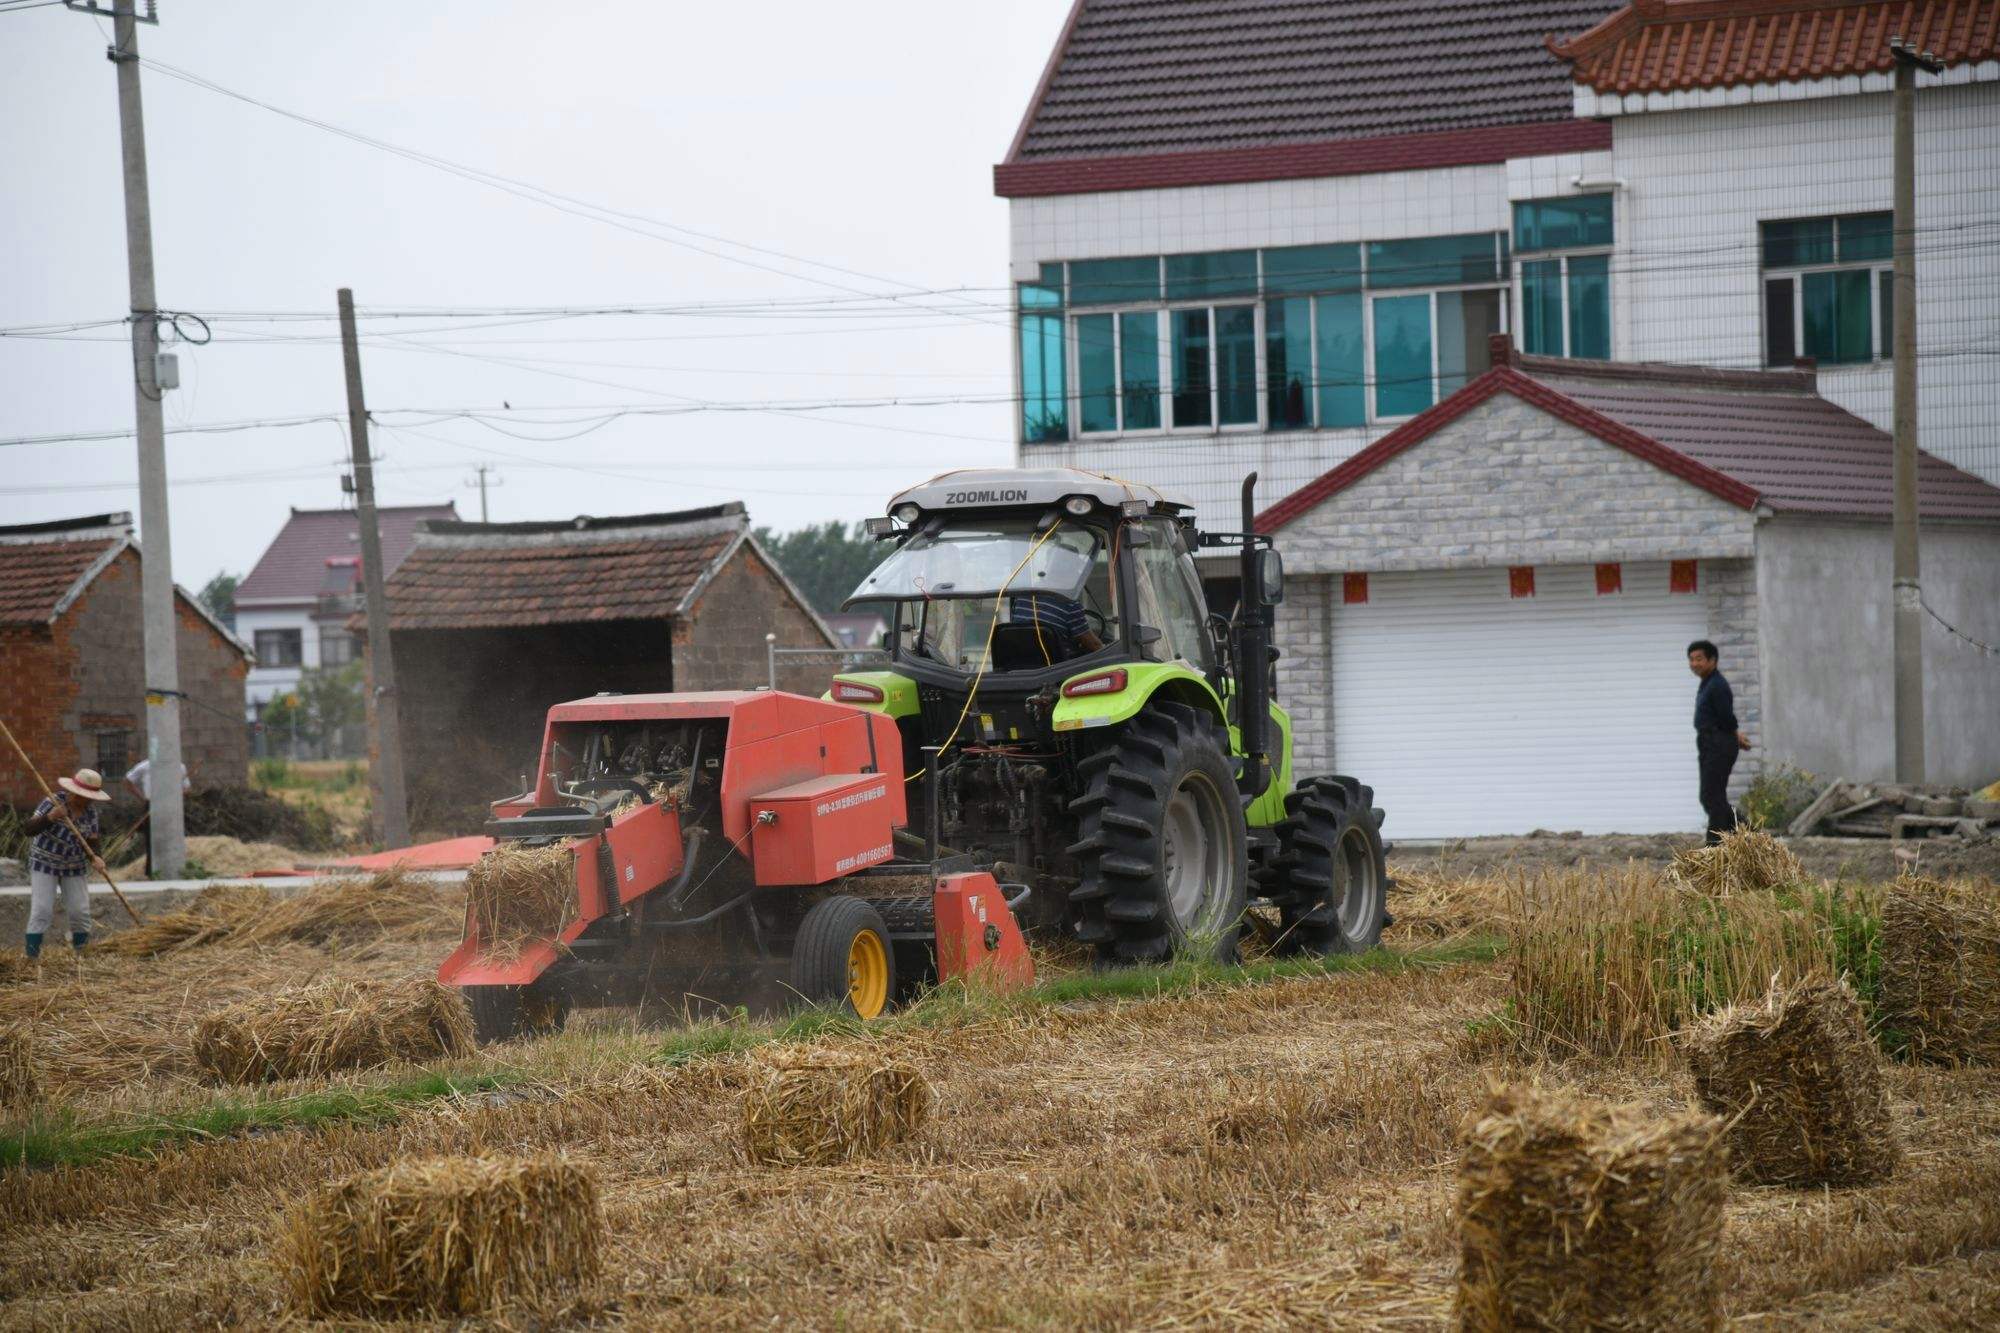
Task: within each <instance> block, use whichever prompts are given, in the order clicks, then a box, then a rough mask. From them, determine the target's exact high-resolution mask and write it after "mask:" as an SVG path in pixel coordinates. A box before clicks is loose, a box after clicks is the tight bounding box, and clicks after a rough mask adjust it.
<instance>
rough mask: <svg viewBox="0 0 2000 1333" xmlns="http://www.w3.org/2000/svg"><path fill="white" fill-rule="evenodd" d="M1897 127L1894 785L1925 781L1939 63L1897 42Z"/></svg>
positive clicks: (1894, 44) (1894, 47)
mask: <svg viewBox="0 0 2000 1333" xmlns="http://www.w3.org/2000/svg"><path fill="white" fill-rule="evenodd" d="M1889 51H1890V53H1891V54H1892V55H1893V56H1894V57H1895V59H1896V93H1895V104H1896V124H1895V158H1896V189H1895V205H1896V213H1895V222H1894V224H1893V225H1894V228H1895V243H1896V244H1895V265H1896V266H1895V277H1894V279H1893V285H1892V287H1891V292H1892V294H1893V298H1894V300H1895V320H1896V330H1895V332H1896V346H1895V350H1894V355H1895V360H1896V367H1895V376H1896V380H1895V394H1896V398H1895V404H1896V405H1895V415H1896V421H1895V426H1896V462H1895V509H1894V519H1895V553H1894V566H1893V570H1892V579H1893V584H1892V590H1893V593H1894V598H1895V601H1894V605H1895V612H1896V622H1895V623H1896V630H1895V645H1896V781H1898V782H1922V781H1923V780H1924V595H1923V585H1922V584H1921V583H1920V582H1919V580H1918V563H1917V111H1916V100H1917V96H1916V94H1917V71H1918V70H1919V69H1926V70H1929V71H1930V72H1931V73H1933V74H1937V73H1940V72H1942V71H1943V69H1944V65H1943V64H1942V63H1941V62H1940V61H1938V60H1937V58H1936V57H1934V56H1932V55H1931V53H1930V52H1928V51H1925V52H1923V53H1922V54H1919V53H1918V52H1917V50H1916V48H1914V47H1912V46H1910V45H1908V44H1907V43H1905V42H1904V41H1903V39H1902V38H1901V37H1900V36H1896V37H1891V38H1890V39H1889Z"/></svg>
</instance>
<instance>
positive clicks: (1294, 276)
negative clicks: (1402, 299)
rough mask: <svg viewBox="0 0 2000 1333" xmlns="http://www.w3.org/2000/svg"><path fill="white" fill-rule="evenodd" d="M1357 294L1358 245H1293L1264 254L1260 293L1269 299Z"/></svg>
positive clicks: (1358, 285) (1359, 263) (1359, 280)
mask: <svg viewBox="0 0 2000 1333" xmlns="http://www.w3.org/2000/svg"><path fill="white" fill-rule="evenodd" d="M1360 290H1361V247H1360V246H1358V245H1295V246H1291V247H1288V248H1286V249H1283V250H1266V251H1265V252H1264V291H1265V292H1266V293H1267V294H1269V295H1272V296H1282V295H1284V294H1286V293H1288V292H1295V293H1300V294H1305V295H1310V294H1312V293H1314V292H1358V291H1360Z"/></svg>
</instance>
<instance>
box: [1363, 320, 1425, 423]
mask: <svg viewBox="0 0 2000 1333" xmlns="http://www.w3.org/2000/svg"><path fill="white" fill-rule="evenodd" d="M1430 405H1431V298H1430V297H1428V296H1381V297H1377V298H1376V299H1375V415H1376V416H1378V417H1407V416H1412V415H1414V414H1416V413H1418V412H1421V411H1423V410H1424V409H1425V408H1427V407H1429V406H1430Z"/></svg>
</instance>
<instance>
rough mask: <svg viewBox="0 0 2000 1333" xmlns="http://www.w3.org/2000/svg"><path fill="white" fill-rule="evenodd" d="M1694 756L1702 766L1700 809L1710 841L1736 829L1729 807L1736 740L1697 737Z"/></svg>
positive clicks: (1719, 735) (1719, 734)
mask: <svg viewBox="0 0 2000 1333" xmlns="http://www.w3.org/2000/svg"><path fill="white" fill-rule="evenodd" d="M1694 748H1695V755H1696V757H1697V759H1699V761H1700V764H1701V808H1702V810H1703V811H1705V812H1706V813H1707V815H1708V841H1709V843H1710V844H1711V845H1712V844H1714V843H1718V842H1721V841H1722V835H1723V834H1725V833H1732V832H1734V831H1735V829H1736V810H1735V808H1734V807H1733V806H1731V805H1730V804H1729V773H1730V770H1731V769H1733V768H1735V767H1736V755H1737V746H1736V738H1735V737H1734V736H1732V735H1730V734H1729V733H1727V732H1723V731H1701V732H1696V733H1695V738H1694Z"/></svg>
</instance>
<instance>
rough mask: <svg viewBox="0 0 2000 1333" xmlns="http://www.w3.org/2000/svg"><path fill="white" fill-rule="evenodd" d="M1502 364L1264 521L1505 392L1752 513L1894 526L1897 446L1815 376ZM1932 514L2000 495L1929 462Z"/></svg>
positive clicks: (1548, 362)
mask: <svg viewBox="0 0 2000 1333" xmlns="http://www.w3.org/2000/svg"><path fill="white" fill-rule="evenodd" d="M1494 341H1495V348H1494V367H1493V369H1492V370H1489V371H1487V372H1486V373H1485V374H1484V375H1481V376H1480V377H1479V378H1478V379H1476V380H1474V381H1473V382H1472V383H1470V384H1468V385H1466V386H1465V387H1464V388H1463V389H1461V390H1459V391H1458V392H1457V393H1455V394H1453V395H1452V396H1451V397H1449V398H1447V399H1445V400H1444V401H1443V402H1441V403H1439V404H1438V405H1437V406H1435V407H1433V408H1431V409H1430V410H1429V411H1427V412H1424V413H1423V414H1421V415H1419V416H1415V417H1412V418H1411V419H1410V420H1408V421H1406V422H1404V423H1403V424H1402V425H1400V426H1398V427H1397V428H1396V429H1395V430H1393V431H1391V432H1389V433H1388V434H1387V435H1385V436H1383V437H1382V438H1381V439H1379V440H1377V441H1376V442H1375V443H1374V444H1372V445H1370V446H1369V447H1368V448H1366V449H1363V450H1362V451H1361V452H1360V453H1358V454H1356V455H1354V457H1352V458H1350V459H1348V460H1347V461H1346V462H1344V463H1342V464H1341V465H1340V466H1338V467H1336V468H1334V469H1333V470H1332V471H1330V472H1327V473H1326V474H1324V475H1323V476H1321V477H1320V478H1318V479H1317V480H1316V481H1313V482H1311V483H1310V484H1308V485H1306V486H1304V487H1302V488H1300V489H1299V490H1297V491H1295V492H1293V493H1292V494H1291V495H1288V496H1286V497H1285V498H1284V499H1283V500H1281V501H1279V502H1278V503H1277V504H1275V505H1272V506H1271V507H1270V508H1269V509H1267V510H1265V511H1264V513H1263V514H1261V515H1259V516H1258V520H1257V526H1258V529H1259V531H1263V532H1272V531H1275V530H1277V529H1278V528H1281V527H1283V526H1284V525H1285V524H1287V523H1289V522H1291V521H1292V520H1293V519H1296V518H1298V517H1300V516H1301V515H1304V514H1306V513H1308V512H1309V511H1311V510H1312V509H1313V508H1314V506H1316V505H1318V504H1319V503H1320V502H1321V501H1323V500H1325V499H1326V498H1327V497H1328V496H1331V495H1334V494H1336V493H1337V492H1339V491H1341V490H1343V489H1345V488H1346V487H1348V486H1350V485H1352V484H1354V483H1355V482H1356V481H1359V480H1360V479H1361V478H1362V477H1365V476H1367V475H1368V474H1369V473H1370V472H1372V471H1374V470H1375V469H1376V468H1378V467H1380V466H1381V465H1382V464H1383V463H1385V462H1387V461H1388V460H1389V459H1391V458H1394V457H1395V456H1396V455H1398V454H1400V453H1402V452H1403V451H1404V450H1406V449H1409V448H1412V447H1413V446H1415V445H1417V444H1420V443H1421V442H1422V441H1423V440H1425V439H1427V438H1429V437H1430V436H1431V435H1432V434H1433V433H1435V432H1436V431H1437V430H1438V429H1439V428H1441V427H1443V426H1445V425H1446V424H1448V423H1450V422H1452V421H1455V420H1457V419H1458V418H1459V417H1461V416H1464V415H1465V414H1466V413H1467V412H1469V411H1471V410H1472V409H1473V408H1475V407H1477V406H1478V405H1479V404H1481V403H1483V402H1485V401H1486V400H1488V399H1489V398H1492V397H1493V396H1494V395H1495V394H1502V393H1505V394H1512V395H1514V396H1515V397H1517V398H1520V399H1521V400H1523V401H1524V402H1528V403H1530V404H1533V405H1534V406H1536V407H1539V408H1541V409H1542V410H1543V411H1545V412H1548V413H1549V414H1550V415H1552V416H1555V417H1557V418H1559V419H1561V420H1564V421H1567V422H1569V423H1570V424H1571V425H1574V426H1578V427H1580V428H1582V429H1583V430H1586V431H1588V432H1590V433H1591V434H1593V435H1595V436H1597V437H1598V438H1599V439H1602V440H1604V441H1605V442H1606V443H1608V444H1613V445H1616V446H1617V447H1619V448H1621V449H1624V450H1625V451H1626V452H1628V453H1631V454H1634V455H1636V456H1638V457H1640V458H1643V459H1645V460H1647V461H1648V462H1650V463H1653V464H1654V465H1655V466H1657V467H1659V468H1661V469H1662V470H1664V471H1666V472H1670V473H1672V474H1673V475H1675V476H1678V477H1680V478H1682V479H1683V480H1685V481H1688V482H1690V483H1692V484H1694V485H1696V486H1699V487H1701V488H1702V489H1704V490H1707V491H1709V492H1711V493H1712V494H1715V495H1717V496H1720V497H1721V498H1723V499H1725V500H1728V501H1730V502H1731V503H1733V504H1737V505H1740V506H1741V507H1743V508H1745V509H1757V508H1760V507H1761V508H1763V509H1765V510H1768V511H1770V512H1772V513H1781V514H1782V513H1792V514H1816V515H1827V516H1843V517H1852V518H1864V519H1880V520H1887V519H1888V518H1889V516H1890V511H1891V507H1892V501H1893V492H1892V487H1891V475H1892V467H1893V458H1894V441H1893V439H1892V438H1891V437H1890V436H1889V435H1888V434H1886V433H1885V432H1883V431H1880V430H1877V429H1876V428H1875V427H1874V426H1871V425H1869V424H1868V423H1867V422H1866V421H1863V420H1862V419H1861V418H1860V417H1857V416H1855V415H1854V414H1853V413H1851V412H1849V411H1847V410H1846V409H1845V408H1842V407H1838V406H1836V405H1835V404H1833V403H1830V402H1828V401H1827V400H1826V399H1824V398H1822V397H1820V395H1819V392H1818V388H1817V377H1816V375H1815V374H1814V372H1813V371H1811V370H1712V369H1708V368H1706V367H1700V366H1677V365H1659V364H1632V363H1622V362H1613V361H1579V360H1569V359H1565V358H1559V357H1540V356H1523V355H1521V354H1519V353H1516V352H1514V351H1513V349H1512V346H1511V344H1509V342H1508V339H1507V338H1506V337H1505V335H1501V336H1499V337H1497V338H1496V339H1495V340H1494ZM1918 459H1919V463H1918V474H1917V500H1918V509H1919V513H1920V514H1921V515H1922V516H1923V517H1924V518H1927V519H1962V520H1972V521H1976V522H1987V523H2000V488H1996V487H1994V486H1992V485H1989V484H1988V483H1987V482H1984V481H1982V480H1980V479H1979V478H1978V477H1975V476H1973V475H1972V474H1971V473H1969V472H1964V471H1961V470H1959V469H1958V468H1955V467H1953V466H1952V465H1951V464H1949V463H1947V462H1945V461H1943V460H1942V459H1939V458H1934V457H1932V456H1931V455H1929V454H1919V455H1918Z"/></svg>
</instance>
